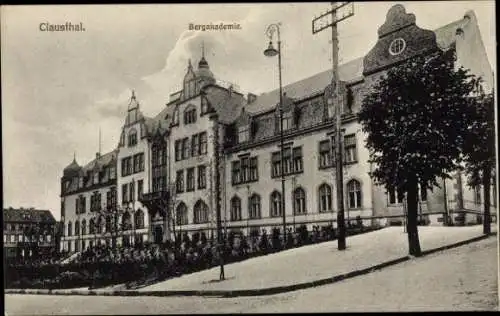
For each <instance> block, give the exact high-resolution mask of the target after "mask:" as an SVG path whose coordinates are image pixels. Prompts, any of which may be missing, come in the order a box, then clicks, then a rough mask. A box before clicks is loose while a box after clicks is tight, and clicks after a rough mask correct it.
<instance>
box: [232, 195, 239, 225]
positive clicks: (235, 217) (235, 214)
mask: <svg viewBox="0 0 500 316" xmlns="http://www.w3.org/2000/svg"><path fill="white" fill-rule="evenodd" d="M231 221H241V199H240V198H239V197H237V196H233V198H232V199H231Z"/></svg>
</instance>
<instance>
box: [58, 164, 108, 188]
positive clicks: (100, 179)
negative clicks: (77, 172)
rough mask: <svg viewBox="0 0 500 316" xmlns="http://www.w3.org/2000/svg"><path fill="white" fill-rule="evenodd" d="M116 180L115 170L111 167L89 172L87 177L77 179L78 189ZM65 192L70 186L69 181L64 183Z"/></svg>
mask: <svg viewBox="0 0 500 316" xmlns="http://www.w3.org/2000/svg"><path fill="white" fill-rule="evenodd" d="M114 179H116V169H115V167H113V166H110V167H107V168H104V170H102V171H95V172H89V173H88V175H87V176H81V177H79V178H78V189H83V188H85V186H87V187H89V186H92V185H97V184H100V183H106V182H108V181H109V180H114ZM64 185H65V190H68V189H69V188H70V186H71V181H69V180H68V181H66V182H65V184H64Z"/></svg>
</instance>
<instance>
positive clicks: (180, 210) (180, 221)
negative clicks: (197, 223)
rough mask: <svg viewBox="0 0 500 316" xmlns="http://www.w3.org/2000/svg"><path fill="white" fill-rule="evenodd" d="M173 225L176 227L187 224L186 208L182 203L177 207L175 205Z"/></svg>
mask: <svg viewBox="0 0 500 316" xmlns="http://www.w3.org/2000/svg"><path fill="white" fill-rule="evenodd" d="M175 224H176V225H187V224H188V214H187V206H186V204H184V203H182V202H181V203H180V204H179V205H177V210H176V211H175Z"/></svg>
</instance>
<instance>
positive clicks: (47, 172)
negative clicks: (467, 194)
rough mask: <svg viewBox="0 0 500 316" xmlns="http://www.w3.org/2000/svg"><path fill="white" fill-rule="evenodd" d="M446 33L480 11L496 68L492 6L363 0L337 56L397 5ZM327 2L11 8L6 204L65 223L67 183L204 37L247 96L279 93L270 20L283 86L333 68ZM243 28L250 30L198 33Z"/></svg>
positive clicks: (166, 85)
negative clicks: (320, 23) (67, 172)
mask: <svg viewBox="0 0 500 316" xmlns="http://www.w3.org/2000/svg"><path fill="white" fill-rule="evenodd" d="M398 3H399V4H402V5H404V6H405V8H406V11H407V12H408V13H413V14H415V15H416V23H417V25H418V26H419V27H421V28H424V29H430V30H433V29H436V28H439V27H440V26H443V25H445V24H448V23H450V22H453V21H456V20H458V19H461V18H462V17H463V15H464V14H465V12H466V11H468V10H474V12H475V14H476V16H477V18H478V24H479V28H480V31H481V35H482V38H483V42H484V45H485V48H486V51H487V54H488V58H489V61H490V64H491V65H492V68H493V69H496V55H495V45H496V40H495V39H496V36H495V15H494V14H495V13H494V12H495V4H494V2H493V1H470V2H469V1H456V2H453V1H438V2H430V1H429V2H425V1H422V2H366V3H365V2H361V3H355V4H354V16H353V17H351V18H349V19H346V20H344V21H343V22H341V23H340V24H339V26H338V32H339V47H340V48H339V61H340V63H345V62H348V61H350V60H352V59H356V58H358V57H363V56H364V55H365V54H366V53H367V52H368V51H369V50H370V49H371V48H372V47H373V46H374V44H375V43H376V40H377V29H378V27H379V26H380V25H382V24H383V22H384V21H385V17H386V13H387V11H388V9H389V8H390V7H392V6H393V5H395V4H398ZM328 8H329V3H328V2H323V3H273V4H195V5H194V4H190V5H181V4H168V5H163V4H155V5H61V6H49V5H44V6H2V7H1V9H0V10H1V11H0V12H1V16H0V20H1V23H2V24H1V41H2V45H1V56H2V60H1V61H2V68H1V69H2V70H1V76H2V77H1V79H2V144H3V148H2V149H3V151H2V152H3V157H2V159H3V161H2V162H3V190H4V191H3V201H4V207H9V206H12V207H35V208H39V209H49V210H51V211H52V212H53V214H54V216H55V217H56V219H59V218H60V197H59V195H60V178H61V176H62V171H63V169H64V167H66V166H67V165H68V164H70V163H71V161H72V160H73V156H74V155H76V160H77V162H78V163H79V164H80V165H84V164H86V163H88V162H90V161H91V160H92V159H94V158H95V154H96V152H97V151H98V150H99V129H100V130H101V133H102V137H101V148H102V153H106V152H109V151H111V150H113V149H114V148H116V146H117V144H118V141H119V136H120V131H121V127H122V125H123V123H124V120H125V113H126V111H127V103H128V99H129V97H130V95H131V90H135V93H136V96H137V99H138V101H139V102H140V106H141V109H142V111H143V113H144V114H145V115H146V116H154V115H156V114H157V113H158V112H160V111H161V110H162V109H163V108H164V106H165V104H166V103H167V102H168V98H169V95H170V94H171V93H173V92H176V91H178V90H179V89H180V85H181V83H182V79H183V76H184V74H185V71H186V68H187V64H188V59H192V62H193V65H195V66H196V65H197V63H198V61H199V59H200V57H201V46H202V42H203V43H204V46H205V57H206V59H207V61H208V63H209V65H210V69H211V70H212V72H213V73H214V75H215V76H216V77H217V78H218V79H221V80H223V81H227V82H231V83H234V84H236V85H237V86H238V87H239V89H240V90H241V91H242V92H244V93H246V92H252V93H255V94H259V93H263V92H266V91H269V90H274V89H277V88H278V80H277V78H278V76H277V60H275V59H272V58H268V57H265V56H264V55H263V53H262V52H263V50H264V49H265V48H267V45H268V42H269V39H268V38H267V36H266V34H265V31H266V27H267V25H269V24H271V23H278V22H279V23H281V24H280V25H281V27H280V30H281V41H282V63H283V65H282V76H283V84H287V83H292V82H295V81H298V80H300V79H303V78H306V77H309V76H311V75H314V74H316V73H318V72H321V71H324V70H327V69H331V43H330V41H329V39H330V38H331V32H330V31H328V30H326V31H323V32H321V33H318V34H315V35H313V34H312V31H311V20H312V19H313V18H314V17H315V16H318V15H320V14H321V13H323V12H325V11H326V10H328ZM65 22H71V23H73V24H79V23H80V22H81V23H83V26H84V28H85V31H84V32H42V31H40V23H50V24H64V23H65ZM220 22H223V23H227V24H233V23H239V24H240V25H241V29H239V30H226V31H216V30H212V31H195V30H191V31H190V30H189V29H188V26H189V24H190V23H193V24H210V23H213V24H216V23H220Z"/></svg>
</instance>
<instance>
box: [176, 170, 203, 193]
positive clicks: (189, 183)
mask: <svg viewBox="0 0 500 316" xmlns="http://www.w3.org/2000/svg"><path fill="white" fill-rule="evenodd" d="M195 169H196V168H195V167H193V168H188V169H186V170H185V171H186V172H185V173H186V181H184V170H177V174H176V179H175V190H176V192H177V193H182V192H184V191H186V192H192V191H194V190H195ZM197 178H198V179H197V180H198V181H197V182H198V190H202V189H206V187H207V167H206V166H205V165H201V166H198V174H197Z"/></svg>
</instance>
